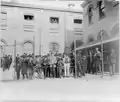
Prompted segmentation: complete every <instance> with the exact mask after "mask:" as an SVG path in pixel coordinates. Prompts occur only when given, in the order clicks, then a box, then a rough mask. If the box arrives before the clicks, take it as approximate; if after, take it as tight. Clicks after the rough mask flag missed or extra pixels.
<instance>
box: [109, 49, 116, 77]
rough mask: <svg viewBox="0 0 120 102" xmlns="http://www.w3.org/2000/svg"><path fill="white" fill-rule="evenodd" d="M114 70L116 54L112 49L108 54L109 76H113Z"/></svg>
mask: <svg viewBox="0 0 120 102" xmlns="http://www.w3.org/2000/svg"><path fill="white" fill-rule="evenodd" d="M115 68H116V53H115V49H112V51H111V54H110V75H111V76H112V75H114V74H115Z"/></svg>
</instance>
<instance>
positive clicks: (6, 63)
mask: <svg viewBox="0 0 120 102" xmlns="http://www.w3.org/2000/svg"><path fill="white" fill-rule="evenodd" d="M11 63H12V55H4V56H3V57H2V58H0V67H1V68H3V71H4V70H6V69H9V68H10V65H11Z"/></svg>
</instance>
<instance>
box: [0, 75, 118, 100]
mask: <svg viewBox="0 0 120 102" xmlns="http://www.w3.org/2000/svg"><path fill="white" fill-rule="evenodd" d="M0 88H1V89H0V102H1V100H12V101H13V100H21V101H22V100H28V101H30V100H33V102H34V101H35V100H41V101H42V102H43V101H48V100H49V101H50V100H51V101H52V102H53V101H65V100H66V101H73V102H75V101H78V100H79V102H86V101H87V102H91V101H92V102H120V80H119V78H118V76H114V77H109V76H104V78H100V77H99V76H95V75H87V76H86V77H85V78H78V79H74V78H66V79H46V80H44V79H43V80H41V79H34V80H24V81H23V80H20V81H13V80H10V79H9V80H7V79H6V80H5V81H0ZM30 102H31V101H30Z"/></svg>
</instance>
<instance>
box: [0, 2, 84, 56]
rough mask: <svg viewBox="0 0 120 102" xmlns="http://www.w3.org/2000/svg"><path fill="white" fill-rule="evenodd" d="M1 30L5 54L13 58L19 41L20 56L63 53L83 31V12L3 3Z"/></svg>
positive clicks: (17, 49)
mask: <svg viewBox="0 0 120 102" xmlns="http://www.w3.org/2000/svg"><path fill="white" fill-rule="evenodd" d="M0 27H1V34H2V35H1V42H2V43H4V44H5V49H4V50H5V51H4V52H5V54H13V51H14V44H15V40H16V46H15V47H16V53H19V54H23V53H33V52H34V53H35V55H39V54H40V55H45V54H47V53H49V52H51V51H52V52H58V53H63V52H65V51H66V48H67V47H70V44H71V42H73V34H74V32H73V31H76V30H78V31H80V30H81V28H82V12H81V11H77V12H76V11H72V10H61V9H58V8H57V9H56V8H52V9H50V8H41V7H40V6H36V7H35V6H30V5H25V4H14V3H5V2H3V3H2V5H1V26H0ZM68 37H69V39H67V38H68ZM66 46H67V47H66ZM1 48H2V47H1ZM69 49H70V48H69ZM1 52H2V51H1Z"/></svg>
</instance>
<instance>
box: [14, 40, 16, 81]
mask: <svg viewBox="0 0 120 102" xmlns="http://www.w3.org/2000/svg"><path fill="white" fill-rule="evenodd" d="M14 65H15V68H14V79H15V77H16V71H15V70H16V40H15V41H14Z"/></svg>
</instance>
